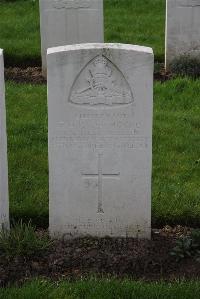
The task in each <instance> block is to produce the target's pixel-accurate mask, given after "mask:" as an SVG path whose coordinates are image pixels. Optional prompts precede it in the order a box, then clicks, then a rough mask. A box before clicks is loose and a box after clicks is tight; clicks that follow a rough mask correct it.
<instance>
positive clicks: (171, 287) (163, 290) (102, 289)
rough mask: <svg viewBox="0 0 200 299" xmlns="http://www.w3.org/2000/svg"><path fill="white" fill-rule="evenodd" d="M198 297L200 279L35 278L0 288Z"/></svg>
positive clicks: (66, 294)
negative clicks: (163, 280) (176, 280)
mask: <svg viewBox="0 0 200 299" xmlns="http://www.w3.org/2000/svg"><path fill="white" fill-rule="evenodd" d="M13 298H15V299H194V298H195V299H199V298H200V283H199V282H177V283H168V284H167V283H145V282H133V281H129V280H123V281H117V280H114V279H112V280H98V281H97V280H95V279H91V280H87V281H84V280H83V281H79V282H74V283H69V282H61V283H50V282H47V281H44V280H43V281H42V280H36V281H33V282H29V283H26V284H25V285H24V286H22V287H20V288H18V287H11V288H7V289H1V290H0V299H13Z"/></svg>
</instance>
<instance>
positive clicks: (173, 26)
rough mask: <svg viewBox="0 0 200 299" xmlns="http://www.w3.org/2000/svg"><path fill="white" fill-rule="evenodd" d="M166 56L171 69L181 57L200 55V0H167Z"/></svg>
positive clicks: (167, 66)
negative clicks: (172, 63) (173, 63)
mask: <svg viewBox="0 0 200 299" xmlns="http://www.w3.org/2000/svg"><path fill="white" fill-rule="evenodd" d="M166 6H167V8H166V54H165V64H166V68H169V65H170V63H171V62H172V61H173V59H174V58H176V57H179V56H180V55H185V54H186V55H194V56H196V55H200V0H166Z"/></svg>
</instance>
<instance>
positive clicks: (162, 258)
mask: <svg viewBox="0 0 200 299" xmlns="http://www.w3.org/2000/svg"><path fill="white" fill-rule="evenodd" d="M38 233H40V234H41V233H45V234H46V231H43V232H42V231H39V232H38ZM189 233H190V229H189V228H187V227H181V226H177V227H175V228H171V227H169V226H166V227H165V228H164V229H161V230H153V231H152V240H138V239H131V238H127V239H121V238H102V239H98V238H91V237H88V238H82V239H75V240H68V241H63V240H61V241H55V242H54V244H53V245H52V247H51V249H49V250H48V251H47V252H45V253H44V254H42V255H40V256H33V257H29V258H27V257H25V256H23V257H16V258H13V259H11V260H8V259H6V258H5V256H3V254H2V253H1V254H0V286H9V285H12V284H13V283H17V284H21V283H23V282H24V281H26V280H29V279H32V278H35V277H43V278H50V279H52V280H60V279H68V280H71V279H73V280H74V279H80V278H87V277H88V276H89V277H90V276H91V275H92V276H97V277H108V276H114V277H117V278H132V279H136V280H138V279H140V280H144V281H155V280H156V281H157V280H165V281H174V280H177V279H182V278H184V279H197V278H200V265H199V263H197V262H196V261H195V260H193V259H192V258H189V259H183V260H182V261H181V262H179V263H178V262H176V260H175V258H174V257H172V256H170V254H169V252H170V250H171V249H172V248H173V247H174V244H175V241H176V239H177V238H178V237H180V236H182V235H187V234H189Z"/></svg>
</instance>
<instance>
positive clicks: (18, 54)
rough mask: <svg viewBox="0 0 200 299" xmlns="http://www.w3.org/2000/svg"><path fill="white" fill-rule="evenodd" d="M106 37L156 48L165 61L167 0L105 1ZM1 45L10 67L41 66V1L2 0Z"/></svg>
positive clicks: (156, 51)
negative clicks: (39, 5)
mask: <svg viewBox="0 0 200 299" xmlns="http://www.w3.org/2000/svg"><path fill="white" fill-rule="evenodd" d="M104 2H105V5H104V6H105V13H104V19H105V40H106V41H108V42H122V43H131V44H138V45H145V46H151V47H153V49H154V51H155V58H156V60H157V61H164V27H165V26H164V19H165V1H164V0H134V1H133V0H104ZM0 28H1V30H0V48H3V49H4V50H5V51H4V54H5V62H6V65H7V66H17V65H19V66H31V65H39V64H40V63H41V62H40V61H41V58H40V32H39V8H38V0H35V1H34V0H15V1H13V0H0Z"/></svg>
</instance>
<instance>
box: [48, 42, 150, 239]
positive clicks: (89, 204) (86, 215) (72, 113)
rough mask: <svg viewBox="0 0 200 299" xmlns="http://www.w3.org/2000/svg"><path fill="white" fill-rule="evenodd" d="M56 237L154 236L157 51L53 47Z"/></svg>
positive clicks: (52, 176) (125, 47) (50, 52)
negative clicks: (154, 71) (153, 128)
mask: <svg viewBox="0 0 200 299" xmlns="http://www.w3.org/2000/svg"><path fill="white" fill-rule="evenodd" d="M47 61H48V109H49V111H48V114H49V175H50V183H49V186H50V233H51V235H52V236H56V237H58V236H60V237H61V236H63V235H65V237H66V238H69V237H80V236H85V235H92V236H113V237H114V236H118V237H127V236H128V237H146V238H149V237H150V232H151V163H152V113H153V112H152V106H153V104H152V102H153V101H152V99H153V53H152V49H150V48H145V47H139V46H133V45H122V44H82V45H71V46H65V47H57V48H51V49H48V55H47Z"/></svg>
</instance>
